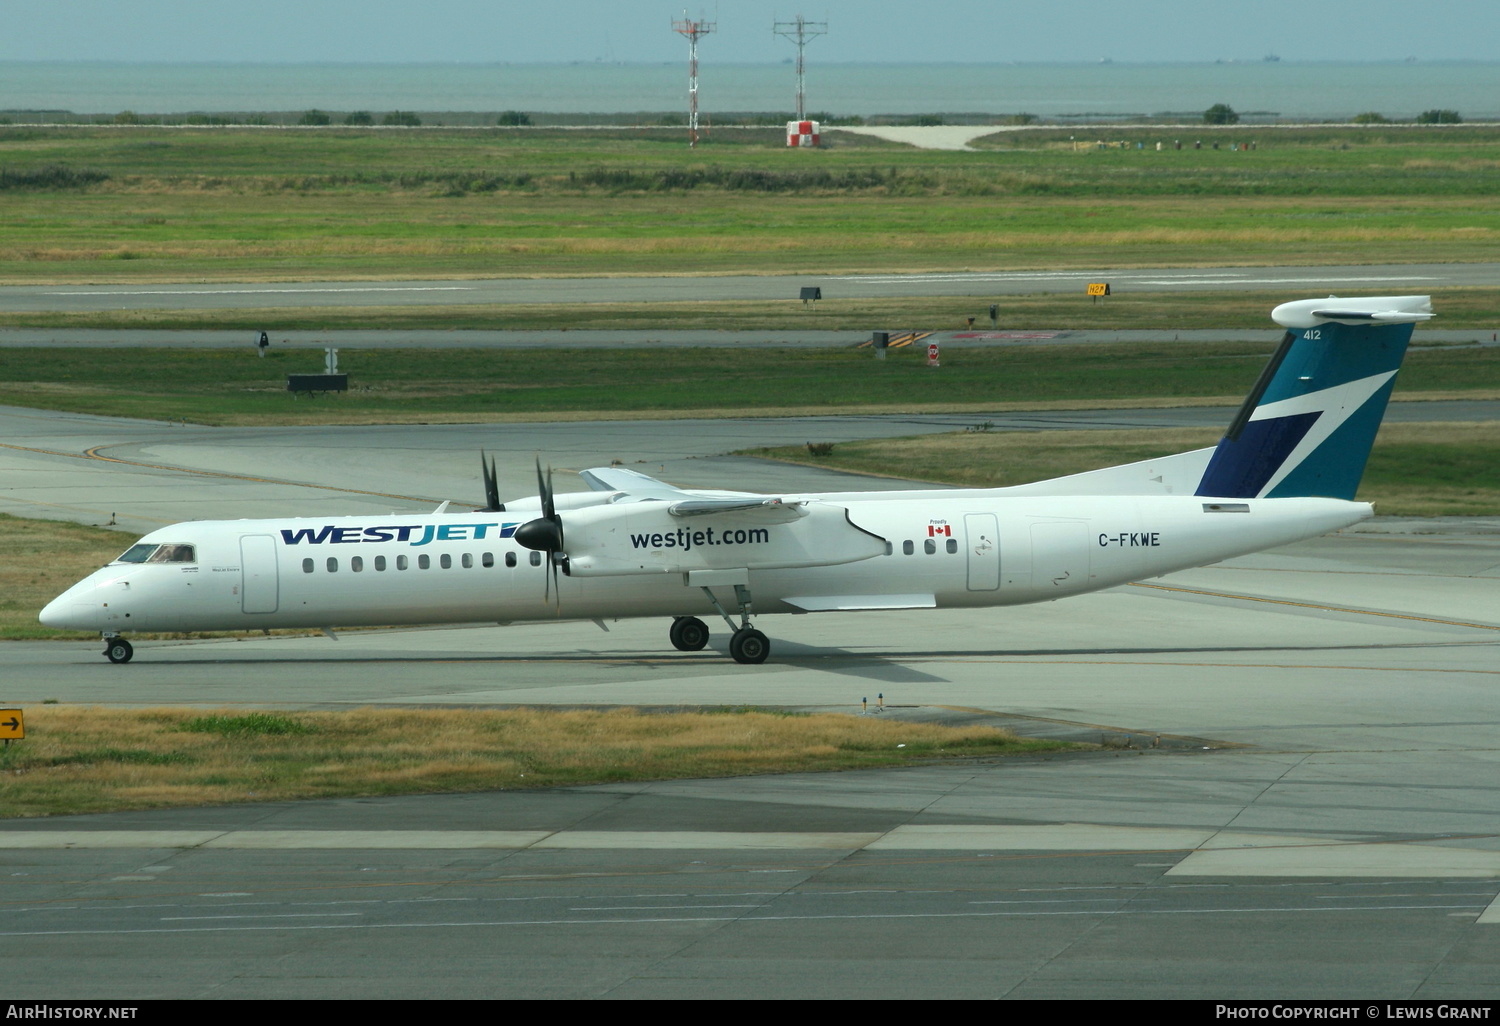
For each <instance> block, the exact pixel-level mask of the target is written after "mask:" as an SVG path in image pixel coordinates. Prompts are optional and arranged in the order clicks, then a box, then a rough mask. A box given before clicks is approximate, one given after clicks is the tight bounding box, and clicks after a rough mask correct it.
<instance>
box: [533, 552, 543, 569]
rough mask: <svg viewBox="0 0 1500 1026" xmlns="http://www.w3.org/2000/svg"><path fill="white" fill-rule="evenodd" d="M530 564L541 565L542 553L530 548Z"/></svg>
mask: <svg viewBox="0 0 1500 1026" xmlns="http://www.w3.org/2000/svg"><path fill="white" fill-rule="evenodd" d="M531 565H532V566H541V565H542V554H541V553H540V552H538V551H537V550H536V549H532V550H531Z"/></svg>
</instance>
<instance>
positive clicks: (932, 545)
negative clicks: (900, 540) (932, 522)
mask: <svg viewBox="0 0 1500 1026" xmlns="http://www.w3.org/2000/svg"><path fill="white" fill-rule="evenodd" d="M922 551H923V552H925V553H927V554H928V555H929V556H930V555H932V554H933V553H934V552H936V551H937V542H935V541H933V540H932V539H931V538H928V539H927V540H926V541H924V542H922Z"/></svg>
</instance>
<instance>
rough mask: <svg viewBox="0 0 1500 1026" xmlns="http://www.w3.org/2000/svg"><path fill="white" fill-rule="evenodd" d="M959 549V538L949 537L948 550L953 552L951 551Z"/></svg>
mask: <svg viewBox="0 0 1500 1026" xmlns="http://www.w3.org/2000/svg"><path fill="white" fill-rule="evenodd" d="M957 551H958V539H957V538H949V539H948V552H949V553H950V554H951V553H954V552H957Z"/></svg>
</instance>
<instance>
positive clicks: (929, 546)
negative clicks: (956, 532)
mask: <svg viewBox="0 0 1500 1026" xmlns="http://www.w3.org/2000/svg"><path fill="white" fill-rule="evenodd" d="M944 548H945V549H946V550H947V551H948V552H949V553H954V552H957V551H958V539H957V538H949V539H948V541H947V543H946V544H945V545H944ZM916 551H917V546H916V543H915V542H912V541H904V542H902V543H901V553H902V555H905V556H910V555H912V554H913V553H915V552H916ZM922 551H923V552H925V553H927V554H928V555H929V556H931V555H933V554H934V553H935V552H937V539H936V538H924V539H923V540H922Z"/></svg>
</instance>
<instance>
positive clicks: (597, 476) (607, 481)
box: [578, 467, 766, 515]
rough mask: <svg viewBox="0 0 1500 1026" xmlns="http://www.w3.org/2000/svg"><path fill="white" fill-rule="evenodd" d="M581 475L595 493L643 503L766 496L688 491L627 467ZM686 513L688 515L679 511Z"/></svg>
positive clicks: (590, 469)
mask: <svg viewBox="0 0 1500 1026" xmlns="http://www.w3.org/2000/svg"><path fill="white" fill-rule="evenodd" d="M578 476H579V477H581V478H583V480H584V482H585V483H586V484H587V485H588V486H589V488H591V489H592V490H594V491H596V492H616V493H620V498H618V499H616V500H615V501H616V502H640V501H642V500H646V499H661V500H663V501H666V502H678V501H681V500H689V499H729V498H733V499H740V498H754V499H757V500H760V499H764V498H766V496H764V495H756V494H755V493H754V492H726V491H722V490H719V489H712V490H707V489H703V490H689V489H686V488H678V487H677V486H676V485H670V484H667V483H666V482H665V481H658V480H657V479H656V478H654V477H648V476H646V475H645V474H641V473H638V472H636V471H634V470H626V469H625V468H624V467H591V468H589V469H588V470H580V471H579V472H578ZM679 515H686V514H679Z"/></svg>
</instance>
